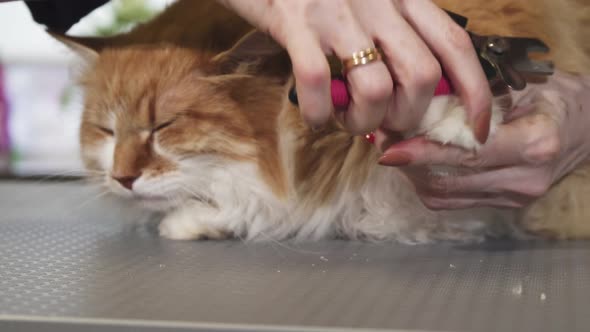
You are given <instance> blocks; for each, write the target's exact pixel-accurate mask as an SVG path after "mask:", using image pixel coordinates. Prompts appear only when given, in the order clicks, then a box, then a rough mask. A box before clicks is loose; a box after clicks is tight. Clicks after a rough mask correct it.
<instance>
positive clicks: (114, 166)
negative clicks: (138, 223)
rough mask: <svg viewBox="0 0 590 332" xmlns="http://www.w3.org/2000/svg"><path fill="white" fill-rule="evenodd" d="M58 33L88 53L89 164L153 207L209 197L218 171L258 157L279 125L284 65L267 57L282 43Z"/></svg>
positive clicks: (85, 148) (85, 142)
mask: <svg viewBox="0 0 590 332" xmlns="http://www.w3.org/2000/svg"><path fill="white" fill-rule="evenodd" d="M56 37H57V38H58V39H59V40H60V41H62V42H64V43H65V44H66V45H68V46H69V47H70V48H71V49H73V50H75V51H76V52H77V53H78V54H79V55H80V56H81V57H82V58H83V59H84V62H85V66H84V70H83V71H82V73H81V75H80V79H79V80H80V84H81V87H82V89H83V93H84V98H85V103H84V113H83V118H82V122H81V128H80V142H81V154H82V159H83V161H84V163H85V165H86V167H87V168H88V170H89V173H90V174H98V173H100V174H103V175H101V179H100V181H102V182H103V183H104V184H106V186H108V188H109V189H110V190H112V191H113V192H115V193H117V194H120V195H122V196H126V197H130V198H133V199H136V200H137V201H139V202H141V203H144V205H146V206H148V207H150V208H155V209H158V210H162V209H168V208H171V207H173V206H176V205H178V204H180V203H181V202H182V201H184V200H187V199H204V200H208V199H210V197H207V196H208V195H207V190H208V186H211V183H208V181H209V180H211V179H213V175H212V172H216V171H219V168H220V165H222V164H223V163H227V162H228V161H230V162H233V161H235V162H255V160H256V159H257V158H258V157H259V155H258V154H259V150H260V142H259V139H260V136H261V135H265V133H264V130H267V131H272V130H274V129H275V128H274V125H272V124H269V123H268V121H273V120H272V119H274V120H276V117H273V110H271V108H273V107H275V108H276V107H277V105H278V104H280V99H281V98H282V96H281V94H282V91H284V89H283V88H279V87H280V86H281V83H280V82H284V73H285V72H286V71H285V70H284V68H283V69H279V67H281V66H280V65H278V63H279V62H280V63H283V62H282V61H283V60H281V61H279V62H276V61H274V60H273V61H270V60H269V59H271V58H276V56H277V54H279V53H281V52H283V51H282V50H281V49H280V47H278V45H276V44H274V43H273V42H272V41H271V40H269V38H267V37H266V36H264V35H262V34H260V33H257V32H253V33H250V34H248V35H246V36H245V37H244V38H243V39H242V40H240V41H239V42H238V43H237V44H236V45H235V46H234V47H233V48H231V49H230V50H227V51H225V52H222V53H219V54H214V53H211V52H207V51H198V50H194V49H187V48H181V47H176V46H173V45H131V46H116V47H109V46H108V44H106V43H105V42H101V40H100V39H90V38H74V37H66V36H56ZM261 71H262V72H261ZM280 76H283V79H282V81H281V80H279V79H278V77H280ZM273 86H276V87H277V88H274V89H273ZM264 113H267V114H266V115H265V114H264ZM266 116H269V117H270V118H271V120H265V119H266ZM264 128H267V129H264ZM267 134H268V133H267Z"/></svg>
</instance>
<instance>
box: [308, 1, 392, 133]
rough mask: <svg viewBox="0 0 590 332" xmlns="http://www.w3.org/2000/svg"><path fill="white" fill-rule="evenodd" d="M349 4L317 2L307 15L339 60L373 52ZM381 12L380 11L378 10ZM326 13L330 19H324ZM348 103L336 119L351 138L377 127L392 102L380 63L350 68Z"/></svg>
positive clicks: (387, 77)
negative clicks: (356, 54)
mask: <svg viewBox="0 0 590 332" xmlns="http://www.w3.org/2000/svg"><path fill="white" fill-rule="evenodd" d="M349 3H350V2H344V1H319V2H318V3H317V4H316V6H315V7H313V8H312V9H310V10H309V11H308V12H307V14H308V17H307V20H308V22H309V25H310V26H311V27H312V28H313V29H314V30H315V31H317V33H318V35H319V37H320V39H321V40H322V41H323V42H324V44H325V45H326V46H327V47H329V48H330V50H331V51H333V52H334V54H335V55H336V56H337V57H338V58H339V59H341V60H343V61H345V60H346V59H348V58H351V57H352V55H353V54H354V53H357V52H359V51H363V50H366V49H368V48H374V47H375V44H374V42H373V38H372V37H371V35H369V34H367V32H366V31H365V29H364V26H362V25H361V24H359V21H358V20H357V17H356V16H355V15H354V14H353V11H352V9H351V7H350V6H348V4H349ZM382 10H383V9H382ZM326 13H330V15H331V17H332V19H328V18H326ZM346 78H347V82H348V90H349V94H350V97H351V103H350V105H349V107H348V110H347V111H346V112H338V113H337V116H338V118H339V120H340V121H341V122H342V124H343V125H344V126H345V128H346V129H347V130H348V131H349V132H351V133H353V134H366V133H368V132H370V131H372V130H374V129H375V128H377V127H379V125H380V124H381V122H382V121H383V117H384V116H385V112H386V110H387V107H388V105H389V104H390V101H391V99H392V93H393V81H392V78H391V74H390V73H389V71H388V69H387V66H386V65H385V64H384V63H383V62H382V61H373V62H370V63H368V64H364V65H359V66H356V67H352V68H350V69H349V70H348V71H347V73H346Z"/></svg>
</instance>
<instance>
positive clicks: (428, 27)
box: [395, 0, 492, 143]
mask: <svg viewBox="0 0 590 332" xmlns="http://www.w3.org/2000/svg"><path fill="white" fill-rule="evenodd" d="M395 2H396V3H397V4H398V8H399V9H400V11H401V13H402V15H403V16H404V17H405V18H406V19H407V20H408V22H409V23H410V24H411V25H412V27H413V28H414V29H415V30H416V32H417V33H418V34H419V35H420V36H421V37H422V39H424V41H425V42H426V43H427V44H428V46H429V47H430V49H431V50H432V51H433V53H434V54H435V55H436V56H437V58H438V59H439V60H440V63H441V64H442V66H443V68H444V72H445V74H446V75H447V76H448V77H449V79H450V80H451V82H452V84H453V87H454V88H455V90H456V91H457V93H458V94H459V95H460V96H461V97H462V100H463V102H464V103H465V105H466V107H467V111H468V113H469V114H468V118H469V119H470V121H469V123H470V126H471V128H472V129H473V130H474V134H475V137H476V138H477V139H478V141H480V143H484V142H485V141H486V139H487V137H488V133H489V128H490V116H491V113H490V110H491V104H492V94H491V91H490V88H489V83H488V81H487V79H486V77H485V74H484V72H483V69H482V67H481V64H480V62H479V60H478V58H477V54H476V52H475V49H474V47H473V43H472V42H471V38H470V37H469V35H468V34H467V32H466V31H465V30H464V29H463V28H461V27H460V26H458V25H457V24H456V23H455V22H454V21H453V20H452V19H451V18H450V17H449V15H448V14H446V13H445V12H444V11H443V10H441V9H440V8H439V7H437V6H436V5H435V4H434V3H433V2H431V1H429V0H412V1H402V0H398V1H395Z"/></svg>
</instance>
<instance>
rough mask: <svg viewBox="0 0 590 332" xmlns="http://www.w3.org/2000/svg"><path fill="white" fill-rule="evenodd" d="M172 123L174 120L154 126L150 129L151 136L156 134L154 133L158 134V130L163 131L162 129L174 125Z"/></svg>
mask: <svg viewBox="0 0 590 332" xmlns="http://www.w3.org/2000/svg"><path fill="white" fill-rule="evenodd" d="M174 121H176V119H172V120H170V121H166V122H164V123H162V124H159V125H157V126H155V127H154V128H153V129H152V134H154V133H156V132H158V131H160V130H162V129H164V128H166V127H168V126H170V125H171V124H172V123H174Z"/></svg>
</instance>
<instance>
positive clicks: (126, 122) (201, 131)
mask: <svg viewBox="0 0 590 332" xmlns="http://www.w3.org/2000/svg"><path fill="white" fill-rule="evenodd" d="M436 2H437V3H438V4H439V5H441V6H442V7H444V8H446V9H449V10H452V11H455V12H458V13H460V14H463V15H465V16H468V17H469V18H470V23H471V24H470V26H469V28H470V29H472V30H473V31H475V32H479V33H486V34H489V33H496V34H502V35H526V36H536V37H539V38H541V39H543V40H544V41H546V42H547V43H548V44H549V45H550V46H551V48H552V49H553V53H552V54H551V57H552V58H553V59H554V60H555V62H556V64H557V67H558V68H560V69H563V70H568V71H573V72H582V71H584V70H588V69H589V68H590V56H589V55H590V45H588V44H587V43H584V42H583V41H584V40H586V39H584V37H587V36H588V35H587V34H586V33H584V29H583V27H586V26H588V24H587V23H588V22H587V21H588V20H589V18H590V12H589V10H590V9H588V8H587V6H584V5H583V4H582V3H581V1H574V0H571V1H560V2H556V1H550V0H547V1H538V2H534V3H533V2H532V1H526V0H519V1H514V0H496V1H477V2H475V1H456V0H448V1H447V0H439V1H436ZM561 15H564V17H566V18H568V20H567V21H564V20H562V19H560V16H561ZM251 29H252V27H251V26H250V25H249V24H247V23H246V22H244V21H243V20H242V19H240V18H239V17H237V16H236V15H234V14H233V13H231V12H229V11H227V10H226V9H225V8H224V7H222V6H220V5H218V4H217V3H216V1H212V0H207V1H179V2H178V3H176V4H174V5H173V6H172V7H171V8H169V9H168V10H167V11H166V12H165V13H164V14H163V15H161V16H159V17H158V18H156V19H155V20H154V21H152V22H150V23H148V24H145V25H142V26H139V27H138V28H136V29H134V30H133V31H131V32H130V33H127V34H124V35H120V36H115V37H113V38H109V39H95V38H71V37H65V36H61V37H60V36H58V38H59V39H61V40H62V41H64V42H65V43H66V44H68V45H70V46H71V47H72V48H73V49H76V50H78V52H79V53H81V54H83V55H84V56H85V57H87V58H91V59H90V62H92V63H93V65H92V66H90V67H89V68H88V69H87V70H86V71H85V72H84V73H83V75H82V76H81V77H82V79H81V83H82V85H83V87H84V90H85V92H86V101H85V112H84V116H83V121H82V128H81V144H82V154H83V156H84V160H85V162H86V165H87V166H88V168H90V169H96V168H100V167H103V168H104V165H100V160H98V159H97V158H96V154H95V153H94V152H93V151H94V150H96V149H98V148H99V146H100V145H101V144H104V142H105V141H106V140H108V139H109V136H111V135H112V132H111V131H114V132H116V134H117V142H116V146H115V158H114V161H113V165H112V172H113V175H114V176H116V177H136V176H137V175H138V174H144V175H145V174H150V175H151V176H157V175H158V174H160V173H162V172H167V171H171V170H173V168H174V167H176V166H175V165H174V164H173V163H170V162H169V161H168V160H167V159H166V158H163V157H162V156H161V154H159V153H157V151H155V150H156V148H155V147H154V144H153V142H152V140H153V139H154V137H156V136H157V139H158V144H159V145H160V146H161V147H162V148H163V149H165V150H166V151H170V152H173V153H174V154H175V155H180V156H182V155H195V154H204V155H208V154H215V155H221V156H223V157H225V158H228V159H230V160H249V161H253V162H255V163H256V164H257V165H258V167H259V169H260V170H261V175H262V177H263V179H264V180H265V182H266V183H267V184H268V186H269V187H270V188H272V191H273V193H274V194H275V195H276V196H277V197H286V196H287V195H288V194H289V192H291V191H294V192H296V194H297V196H298V197H300V198H301V204H304V205H308V206H310V207H311V208H312V209H313V208H319V207H321V206H322V205H324V204H327V203H329V202H330V200H331V198H332V197H333V196H334V195H335V193H336V192H338V190H340V189H341V188H343V186H346V188H347V190H349V191H354V190H357V189H359V188H360V187H361V186H362V184H363V183H365V180H366V179H367V177H368V175H369V174H370V172H372V171H374V170H375V168H376V167H380V166H376V160H377V157H378V154H377V151H376V150H375V149H374V148H373V147H372V146H370V145H369V144H367V143H366V142H365V141H364V139H363V138H361V137H353V136H351V135H349V134H347V133H346V132H345V131H343V130H342V128H341V127H340V126H339V125H338V124H337V122H335V121H333V122H331V123H330V124H329V125H328V126H327V127H326V128H325V129H323V130H322V131H321V132H312V131H311V130H310V129H308V128H307V126H306V125H305V124H304V123H303V121H302V119H301V117H300V115H299V112H298V110H297V109H296V108H294V107H293V106H291V105H289V103H288V102H287V100H286V94H287V89H288V88H289V87H290V84H291V78H290V73H289V63H288V59H287V57H286V54H285V53H284V52H282V50H277V49H274V48H272V47H270V48H268V49H266V50H265V51H267V53H268V54H266V56H265V57H259V54H257V53H261V52H262V53H264V52H263V51H261V50H260V49H258V51H253V50H256V46H259V47H261V48H264V47H267V46H266V44H264V43H259V44H257V43H256V41H255V40H254V41H252V40H248V41H247V43H252V45H240V44H239V43H238V46H236V47H234V46H235V45H236V43H237V42H238V40H240V38H242V37H243V36H244V35H246V34H247V33H248V32H249V31H250V30H251ZM232 47H233V48H232ZM228 50H229V51H228ZM98 52H100V56H97V54H98ZM106 78H108V79H106ZM113 118H116V119H117V121H114V120H113ZM176 120H179V121H176ZM113 123H116V124H117V127H116V128H113V127H112V124H113ZM286 133H288V134H289V135H291V136H293V138H294V139H293V140H292V142H291V143H289V144H292V145H293V146H291V147H290V148H289V149H286V150H288V151H293V155H292V156H285V155H281V151H285V149H281V146H282V144H286V143H285V142H284V140H283V139H282V138H281V134H283V135H285V134H286ZM91 152H92V153H91ZM285 161H286V164H288V165H291V166H289V167H293V168H294V172H293V174H294V177H293V178H292V179H291V178H290V177H289V176H288V170H287V169H285V167H283V165H284V162H285ZM589 173H590V168H588V167H581V168H580V169H578V170H576V171H575V172H573V173H572V174H571V175H570V176H569V177H567V178H565V179H564V180H562V181H561V183H559V184H558V185H556V186H555V188H554V189H553V190H552V191H551V192H550V193H549V194H548V195H547V196H546V197H544V198H542V199H540V200H539V201H538V202H537V203H535V204H533V205H532V206H531V207H530V208H529V209H527V210H525V211H524V212H523V216H522V218H523V225H525V227H526V228H527V229H528V230H529V231H531V232H533V233H536V234H550V235H551V236H553V237H560V238H583V237H590V222H588V221H586V220H584V219H586V218H587V217H588V216H590V207H588V208H584V207H583V205H582V204H581V203H580V200H582V199H583V198H584V197H588V194H590V183H588V180H587V179H588V174H589ZM584 184H586V185H584ZM586 209H589V210H586ZM564 220H567V222H564Z"/></svg>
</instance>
